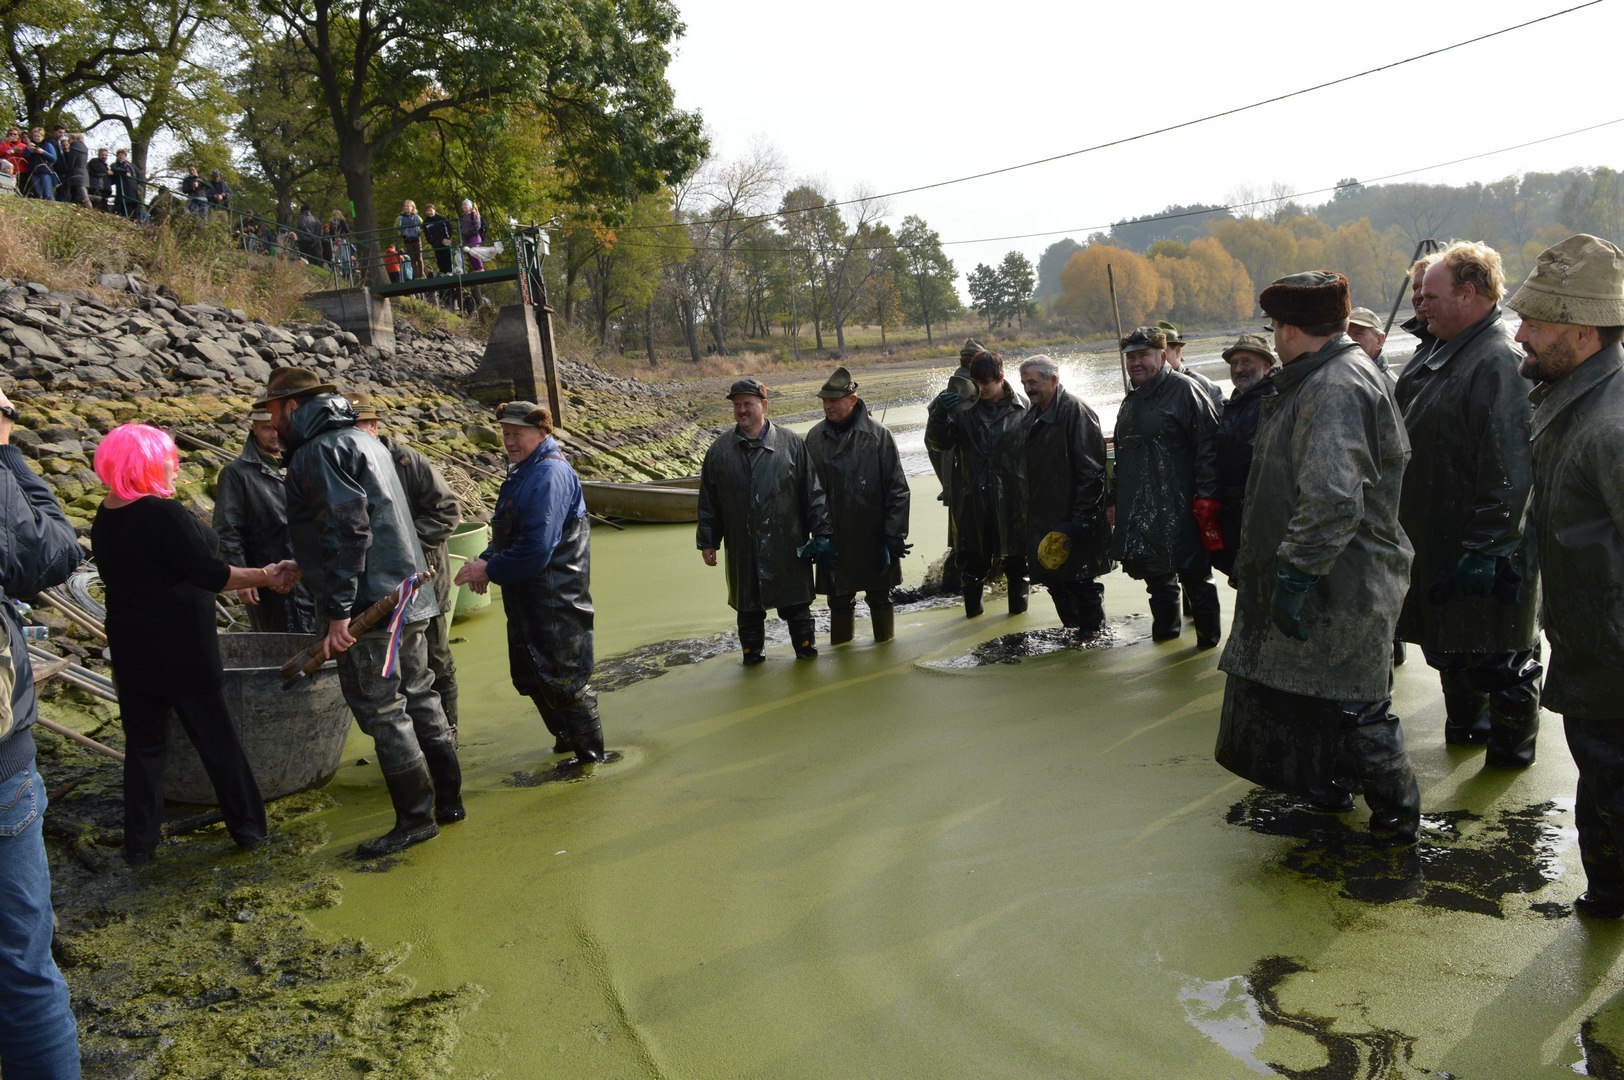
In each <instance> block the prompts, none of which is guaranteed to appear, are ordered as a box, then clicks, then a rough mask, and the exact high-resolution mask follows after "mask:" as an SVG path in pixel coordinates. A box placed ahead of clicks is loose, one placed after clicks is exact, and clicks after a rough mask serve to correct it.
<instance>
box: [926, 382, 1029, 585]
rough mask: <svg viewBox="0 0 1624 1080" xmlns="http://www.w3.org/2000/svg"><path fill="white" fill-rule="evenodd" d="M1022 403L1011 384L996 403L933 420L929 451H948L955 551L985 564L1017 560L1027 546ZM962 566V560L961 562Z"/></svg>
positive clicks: (984, 403)
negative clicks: (1005, 558) (1016, 557)
mask: <svg viewBox="0 0 1624 1080" xmlns="http://www.w3.org/2000/svg"><path fill="white" fill-rule="evenodd" d="M1026 406H1027V402H1026V398H1025V396H1024V395H1021V394H1017V393H1016V392H1015V390H1014V388H1013V387H1012V386H1010V384H1009V381H1008V380H1005V382H1004V393H1003V396H1002V397H1000V398H998V399H997V400H996V401H985V400H983V401H978V402H976V406H975V408H973V409H966V410H965V411H964V412H961V413H951V414H944V415H941V416H932V417H931V418H930V422H929V423H927V424H926V425H925V446H926V447H927V448H928V449H931V450H934V451H937V452H944V451H951V453H950V455H948V456H947V457H945V458H944V460H950V461H951V462H952V466H953V474H952V478H951V481H950V482H949V483H948V485H947V492H948V495H949V497H950V498H951V499H952V500H953V501H952V502H951V503H949V504H948V507H949V509H950V510H951V512H952V514H953V519H954V522H955V523H956V525H957V527H958V536H957V539H956V543H955V545H954V546H955V548H956V549H957V550H960V551H963V552H967V553H970V554H971V555H972V556H975V557H978V558H979V559H982V560H986V561H988V562H990V561H992V560H994V559H1001V558H1004V557H1006V556H1010V555H1015V554H1017V553H1019V552H1021V551H1023V550H1024V545H1025V543H1026V439H1025V432H1024V429H1023V427H1022V424H1021V417H1022V416H1023V415H1024V414H1025V412H1026ZM959 565H960V566H961V567H962V566H963V565H965V564H964V561H963V560H962V559H961V560H960V562H959Z"/></svg>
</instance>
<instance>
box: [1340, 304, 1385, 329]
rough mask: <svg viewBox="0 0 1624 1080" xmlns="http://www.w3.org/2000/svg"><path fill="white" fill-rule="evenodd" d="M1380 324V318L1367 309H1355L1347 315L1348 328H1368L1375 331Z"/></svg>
mask: <svg viewBox="0 0 1624 1080" xmlns="http://www.w3.org/2000/svg"><path fill="white" fill-rule="evenodd" d="M1381 324H1382V320H1381V316H1379V315H1377V314H1376V313H1375V312H1374V311H1371V310H1370V309H1369V308H1367V307H1356V308H1354V309H1353V310H1352V311H1350V312H1349V313H1348V325H1349V326H1368V327H1370V328H1371V329H1372V330H1377V329H1380V327H1381Z"/></svg>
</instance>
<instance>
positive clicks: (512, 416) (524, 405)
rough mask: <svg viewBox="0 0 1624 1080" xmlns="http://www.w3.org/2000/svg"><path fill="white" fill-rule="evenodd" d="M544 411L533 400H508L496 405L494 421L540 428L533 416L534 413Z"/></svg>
mask: <svg viewBox="0 0 1624 1080" xmlns="http://www.w3.org/2000/svg"><path fill="white" fill-rule="evenodd" d="M545 411H546V410H545V409H543V408H541V406H539V405H537V404H536V403H535V402H534V401H509V402H507V403H506V404H503V405H498V406H497V407H496V422H497V423H498V424H512V425H514V426H515V427H533V428H537V429H540V428H541V424H540V423H539V421H538V420H536V419H533V417H535V414H536V413H538V412H545Z"/></svg>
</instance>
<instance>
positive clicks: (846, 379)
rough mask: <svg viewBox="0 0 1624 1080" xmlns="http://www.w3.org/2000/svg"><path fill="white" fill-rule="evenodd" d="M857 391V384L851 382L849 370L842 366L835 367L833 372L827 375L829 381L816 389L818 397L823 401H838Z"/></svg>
mask: <svg viewBox="0 0 1624 1080" xmlns="http://www.w3.org/2000/svg"><path fill="white" fill-rule="evenodd" d="M855 393H857V384H856V383H854V382H852V379H851V372H849V371H847V370H846V369H845V368H843V367H837V368H835V373H834V374H833V375H830V376H829V381H828V382H826V383H824V384H823V387H822V389H820V390H819V391H818V397H820V398H822V399H823V400H825V401H839V400H840V399H841V398H843V397H851V396H852V395H853V394H855Z"/></svg>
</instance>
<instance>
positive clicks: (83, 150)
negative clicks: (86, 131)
mask: <svg viewBox="0 0 1624 1080" xmlns="http://www.w3.org/2000/svg"><path fill="white" fill-rule="evenodd" d="M64 156H65V157H66V159H67V160H66V161H64V162H63V165H62V179H63V180H65V181H67V182H68V183H70V184H78V185H79V186H80V187H83V188H86V189H88V188H89V187H90V144H89V143H87V142H85V141H84V140H83V139H80V140H79V141H78V142H76V143H72V144H70V145H69V146H68V152H67V154H66V155H64Z"/></svg>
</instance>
